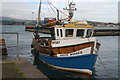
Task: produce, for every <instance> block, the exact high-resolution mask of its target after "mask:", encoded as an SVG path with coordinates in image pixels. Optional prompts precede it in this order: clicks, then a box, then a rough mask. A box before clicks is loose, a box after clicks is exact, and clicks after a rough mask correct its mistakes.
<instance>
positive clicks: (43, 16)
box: [42, 4, 45, 19]
mask: <svg viewBox="0 0 120 80" xmlns="http://www.w3.org/2000/svg"><path fill="white" fill-rule="evenodd" d="M42 7H43V8H44V7H45V6H44V4H43V6H42ZM44 17H45V12H44V10H43V19H44Z"/></svg>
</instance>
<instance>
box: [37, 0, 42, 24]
mask: <svg viewBox="0 0 120 80" xmlns="http://www.w3.org/2000/svg"><path fill="white" fill-rule="evenodd" d="M41 1H42V0H40V3H39V8H38V18H37V26H40V12H41Z"/></svg>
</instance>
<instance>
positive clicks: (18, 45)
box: [0, 32, 19, 58]
mask: <svg viewBox="0 0 120 80" xmlns="http://www.w3.org/2000/svg"><path fill="white" fill-rule="evenodd" d="M0 34H16V35H17V45H16V46H8V47H6V48H12V47H17V58H19V33H17V32H2V33H0Z"/></svg>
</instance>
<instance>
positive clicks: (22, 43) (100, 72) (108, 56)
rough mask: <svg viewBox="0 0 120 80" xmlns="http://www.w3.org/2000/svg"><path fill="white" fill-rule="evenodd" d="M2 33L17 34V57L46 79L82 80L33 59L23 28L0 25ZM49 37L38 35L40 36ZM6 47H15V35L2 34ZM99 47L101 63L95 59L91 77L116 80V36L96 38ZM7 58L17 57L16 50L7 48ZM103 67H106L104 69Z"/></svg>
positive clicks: (31, 36) (29, 43) (74, 74)
mask: <svg viewBox="0 0 120 80" xmlns="http://www.w3.org/2000/svg"><path fill="white" fill-rule="evenodd" d="M0 27H2V32H17V33H19V57H24V58H27V59H28V60H29V61H30V62H31V63H32V64H34V66H35V67H37V68H38V69H39V70H40V71H42V72H43V73H44V74H45V75H46V76H47V77H48V78H82V77H83V76H82V74H80V73H74V72H68V71H63V70H59V69H55V68H52V67H49V66H47V65H46V64H45V63H42V62H41V61H40V60H38V59H34V57H33V55H32V54H31V43H32V38H33V33H32V32H27V31H25V26H18V25H16V26H15V25H0ZM0 29H1V28H0ZM43 35H44V36H49V35H46V34H42V33H41V34H40V36H43ZM3 36H4V38H5V40H6V43H7V46H15V45H17V36H16V34H3ZM98 40H99V42H100V43H101V47H100V50H99V53H98V54H99V57H100V59H101V60H102V63H101V62H100V60H99V59H97V62H96V65H95V70H94V74H93V77H94V78H109V77H112V78H118V50H119V47H118V36H102V37H98ZM8 56H10V57H11V58H13V57H17V48H16V47H14V48H12V47H11V48H8ZM103 65H104V66H105V67H106V70H107V71H108V73H107V72H106V70H105V69H104V67H103Z"/></svg>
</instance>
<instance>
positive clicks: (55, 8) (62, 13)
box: [47, 0, 69, 16]
mask: <svg viewBox="0 0 120 80" xmlns="http://www.w3.org/2000/svg"><path fill="white" fill-rule="evenodd" d="M47 1H48V0H47ZM48 3H49V4H50V5H52V6H53V7H54V8H55V9H56V10H59V9H57V8H56V7H55V6H54V5H53V4H52V3H50V2H48ZM59 11H60V12H61V13H62V14H64V15H66V16H69V15H67V14H65V13H64V12H62V11H61V10H59Z"/></svg>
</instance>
